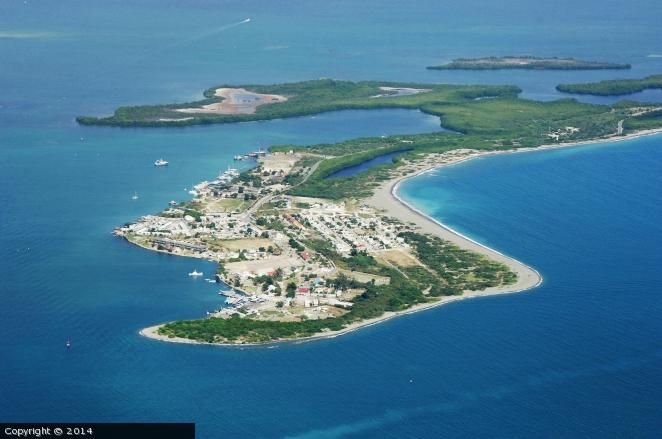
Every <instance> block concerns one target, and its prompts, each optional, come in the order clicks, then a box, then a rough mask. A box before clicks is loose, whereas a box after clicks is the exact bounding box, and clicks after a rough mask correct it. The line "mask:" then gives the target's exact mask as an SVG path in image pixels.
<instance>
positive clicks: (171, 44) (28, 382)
mask: <svg viewBox="0 0 662 439" xmlns="http://www.w3.org/2000/svg"><path fill="white" fill-rule="evenodd" d="M660 16H662V5H661V4H660V3H659V2H657V1H650V0H648V1H636V2H629V3H628V4H627V5H624V4H623V3H622V2H617V1H615V0H606V1H605V0H603V1H599V2H598V1H596V0H590V1H589V0H583V1H576V0H575V1H570V0H560V1H555V2H547V3H541V2H535V3H534V2H529V1H525V0H506V1H504V2H491V1H487V0H485V1H477V0H468V1H464V2H453V3H449V2H438V1H432V0H426V1H420V2H416V3H415V4H408V3H405V2H387V1H376V0H368V1H364V2H351V1H349V0H341V1H335V2H321V1H304V0H298V1H289V2H270V1H268V0H248V1H224V2H217V1H211V0H196V1H182V0H163V1H156V0H150V1H147V0H138V1H132V2H128V1H120V0H114V1H106V2H103V3H101V2H87V1H82V0H71V1H66V2H47V1H36V0H28V1H27V2H22V1H8V2H2V3H0V59H1V60H2V62H1V63H0V86H1V87H2V93H0V183H1V185H2V189H1V190H0V205H1V206H2V209H0V421H195V422H196V423H197V425H198V432H199V435H198V436H199V437H201V438H215V437H306V438H318V437H322V438H336V437H374V438H384V437H393V438H403V437H411V438H419V437H429V438H437V437H453V438H455V437H464V438H474V437H499V438H518V437H521V438H530V437H549V438H558V437H592V438H593V437H596V438H604V437H615V438H621V437H636V438H648V437H659V431H660V430H661V429H662V421H661V420H660V413H662V397H660V395H661V394H662V373H661V372H662V323H660V319H659V315H660V311H661V308H662V303H661V300H660V294H661V293H662V291H661V290H660V285H661V284H662V282H661V281H662V274H661V273H662V270H660V266H662V251H661V250H660V245H661V244H662V228H661V226H660V224H661V223H660V221H659V218H660V217H661V216H662V199H661V198H662V193H661V192H660V190H659V188H660V187H661V186H662V181H661V180H662V151H661V150H660V147H661V146H662V138H660V137H651V138H646V139H640V140H636V141H629V142H623V143H619V144H613V145H600V146H590V147H582V148H576V149H568V150H559V151H548V152H540V153H530V154H520V155H512V156H499V157H492V158H489V159H483V160H476V161H472V162H469V163H466V164H463V165H459V166H456V167H452V168H448V169H445V170H443V171H438V172H437V173H436V174H437V175H427V176H423V177H421V178H419V179H416V180H412V181H410V182H409V183H407V184H406V185H404V187H403V195H405V196H406V197H407V198H408V199H410V200H412V202H414V203H416V204H417V206H419V207H421V208H422V209H424V210H426V211H427V212H429V213H430V214H432V215H434V216H435V217H436V218H439V219H441V220H443V221H445V222H448V223H449V224H451V225H452V226H454V227H456V228H458V229H461V230H462V231H464V232H466V233H467V234H469V235H471V236H473V237H475V238H476V239H479V240H480V241H481V242H484V243H486V244H488V245H491V246H494V247H495V248H497V249H499V250H501V251H503V252H506V253H508V254H511V255H513V256H515V257H517V258H518V259H521V260H523V261H526V262H527V263H529V264H531V265H532V266H534V267H536V268H537V269H539V270H540V272H541V273H542V274H543V276H544V277H545V283H544V285H543V286H542V287H540V288H538V289H536V290H534V291H531V292H528V293H522V294H517V295H511V296H502V297H494V298H486V299H481V300H473V301H467V302H464V303H456V304H453V305H449V306H445V307H442V308H439V309H435V310H430V311H427V312H423V313H419V314H415V315H411V316H407V317H402V318H400V319H396V320H392V321H389V322H387V323H384V324H381V325H378V326H375V327H371V328H366V329H364V330H361V331H359V332H356V333H353V334H351V335H348V336H344V337H341V338H339V339H335V340H325V341H319V342H315V343H306V344H299V345H295V344H289V345H281V346H278V347H275V348H273V349H223V348H215V347H207V346H189V345H175V344H164V343H158V342H154V341H151V340H147V339H144V338H142V337H140V336H139V335H138V334H137V331H138V330H139V329H140V328H142V327H144V326H146V325H150V324H154V323H157V322H162V321H166V320H172V319H177V318H193V317H198V316H200V315H202V314H204V311H205V310H208V309H210V308H214V307H217V306H218V304H219V302H220V299H219V296H217V295H216V288H215V287H213V286H211V285H210V284H207V283H205V282H203V281H196V280H192V279H190V278H189V277H188V276H186V273H188V272H189V271H191V270H193V269H194V268H195V269H198V270H202V271H206V272H211V270H213V268H214V267H213V265H211V264H208V263H203V262H200V261H197V260H191V259H184V258H176V257H169V256H166V255H159V254H154V253H151V252H146V251H144V250H142V249H139V248H136V247H134V246H131V245H128V244H126V243H125V242H123V241H121V240H119V239H116V238H113V237H112V236H111V235H110V232H111V230H112V229H113V227H115V226H117V225H120V224H122V223H124V222H126V221H131V220H133V219H135V218H136V217H138V216H140V215H144V214H148V213H152V212H155V211H157V210H159V209H162V208H163V207H164V206H165V205H166V204H167V202H168V201H169V200H171V199H175V200H183V199H186V198H187V197H188V195H187V193H186V192H185V190H184V189H185V188H188V187H190V186H191V185H192V184H194V183H197V182H199V181H201V180H204V179H207V178H210V177H213V176H215V175H216V173H217V172H218V171H219V170H220V169H224V168H225V167H226V166H227V165H229V164H231V157H232V156H233V155H235V154H238V153H240V152H246V151H249V150H252V149H254V148H255V147H256V146H263V147H266V146H268V145H270V144H274V143H297V144H310V143H318V142H332V141H337V140H342V139H348V138H352V137H357V136H368V135H371V136H372V135H374V136H377V135H388V134H395V133H415V132H428V131H433V130H436V129H439V127H438V120H437V119H435V118H432V117H429V116H426V115H423V114H421V113H418V112H411V111H400V110H397V111H396V110H393V111H375V112H368V111H352V112H339V113H328V114H322V115H318V116H315V117H303V118H296V119H289V120H276V121H270V122H261V123H243V124H237V125H226V126H208V127H191V128H183V129H115V128H98V127H80V126H78V125H76V123H75V122H74V117H75V116H77V115H80V114H107V113H109V112H111V111H112V109H113V108H115V107H116V106H118V105H124V104H137V103H145V102H169V101H182V100H191V99H196V98H198V97H199V96H200V93H201V91H202V90H203V89H204V88H207V87H209V86H212V85H214V84H222V83H230V84H233V83H235V84H242V83H251V82H252V83H273V82H282V81H293V80H300V79H310V78H317V77H323V76H327V77H328V76H330V77H336V78H345V79H387V80H401V81H438V82H454V83H508V84H510V83H513V84H516V85H519V86H521V87H522V88H523V89H524V96H527V97H530V98H535V99H554V98H557V97H558V96H559V94H558V93H556V92H555V91H554V86H555V85H556V84H557V83H559V82H565V81H567V82H577V81H588V80H595V79H603V78H610V77H614V76H619V77H636V76H643V75H648V74H653V73H660V72H662V58H659V57H651V55H662V35H661V34H660V32H659V17H660ZM249 17H250V18H251V19H252V21H251V22H250V23H248V24H242V25H239V24H238V23H239V22H240V21H242V20H244V19H245V18H249ZM519 53H528V54H534V55H559V56H576V57H580V58H587V59H597V60H608V61H615V62H630V63H632V64H633V66H634V68H633V69H632V70H631V71H619V72H526V71H522V72H512V71H503V72H434V71H428V70H425V69H424V68H423V67H424V66H426V65H429V64H434V63H438V62H441V61H444V60H449V59H452V58H454V57H458V56H485V55H492V54H494V55H506V54H519ZM634 97H635V98H639V99H646V100H657V101H662V94H661V93H659V92H645V93H642V94H639V95H637V96H634ZM582 99H587V100H591V101H595V102H607V101H611V100H613V99H604V98H592V99H588V98H582ZM160 157H164V158H166V159H168V160H170V162H171V165H170V166H169V167H168V168H167V169H155V168H154V167H153V166H152V162H153V161H154V160H155V159H157V158H160ZM134 191H136V192H138V193H139V195H140V198H139V199H138V200H135V201H134V200H131V195H133V193H134ZM68 338H70V339H71V340H72V342H73V347H72V349H70V350H66V349H65V348H64V341H65V340H66V339H68Z"/></svg>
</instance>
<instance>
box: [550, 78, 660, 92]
mask: <svg viewBox="0 0 662 439" xmlns="http://www.w3.org/2000/svg"><path fill="white" fill-rule="evenodd" d="M556 89H557V90H558V91H560V92H563V93H572V94H586V95H596V96H622V95H629V94H632V93H638V92H641V91H644V90H653V89H662V75H652V76H648V77H646V78H642V79H610V80H606V81H599V82H587V83H580V84H559V85H557V86H556Z"/></svg>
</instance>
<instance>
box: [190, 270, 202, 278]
mask: <svg viewBox="0 0 662 439" xmlns="http://www.w3.org/2000/svg"><path fill="white" fill-rule="evenodd" d="M202 274H203V273H201V272H200V271H197V270H193V271H192V272H190V273H189V274H188V275H189V276H192V277H197V276H202Z"/></svg>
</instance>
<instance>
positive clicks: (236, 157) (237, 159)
mask: <svg viewBox="0 0 662 439" xmlns="http://www.w3.org/2000/svg"><path fill="white" fill-rule="evenodd" d="M234 159H235V160H236V161H241V160H243V159H244V156H243V155H236V156H234Z"/></svg>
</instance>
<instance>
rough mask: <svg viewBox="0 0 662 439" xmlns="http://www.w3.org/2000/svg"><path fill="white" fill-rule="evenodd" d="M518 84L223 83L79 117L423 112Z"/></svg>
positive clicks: (163, 122)
mask: <svg viewBox="0 0 662 439" xmlns="http://www.w3.org/2000/svg"><path fill="white" fill-rule="evenodd" d="M519 92H520V89H519V88H518V87H513V86H498V85H497V86H492V85H485V86H483V85H439V84H427V85H425V84H423V85H421V84H411V83H392V82H377V81H363V82H351V81H338V80H333V79H318V80H312V81H302V82H295V83H290V84H276V85H242V86H228V85H222V86H218V87H212V88H210V89H208V90H206V91H205V92H204V93H203V94H204V97H205V99H202V100H200V101H196V102H188V103H183V104H166V105H141V106H133V107H120V108H118V109H117V110H115V113H114V114H113V115H112V116H108V117H96V116H80V117H78V118H77V119H76V120H77V121H78V123H80V124H83V125H111V126H120V127H131V126H146V127H155V126H157V127H158V126H186V125H197V124H210V123H233V122H248V121H258V120H271V119H279V118H285V117H296V116H305V115H311V114H317V113H322V112H326V111H337V110H353V109H379V108H406V109H415V110H421V111H425V108H426V106H427V105H429V104H434V103H438V102H465V101H471V100H474V99H480V98H488V97H508V96H509V97H515V96H517V94H518V93H519Z"/></svg>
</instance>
